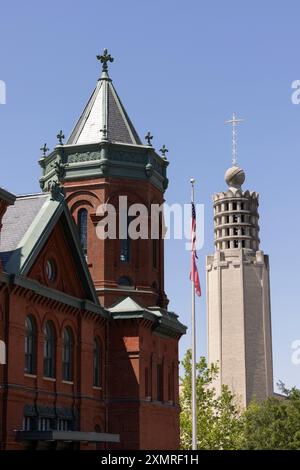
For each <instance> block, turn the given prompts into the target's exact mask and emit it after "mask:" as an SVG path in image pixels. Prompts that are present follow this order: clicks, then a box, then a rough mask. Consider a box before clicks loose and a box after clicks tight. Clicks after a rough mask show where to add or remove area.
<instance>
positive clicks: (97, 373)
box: [93, 338, 101, 387]
mask: <svg viewBox="0 0 300 470" xmlns="http://www.w3.org/2000/svg"><path fill="white" fill-rule="evenodd" d="M93 371H94V378H93V385H94V387H100V386H101V344H100V341H99V340H98V338H95V339H94V364H93Z"/></svg>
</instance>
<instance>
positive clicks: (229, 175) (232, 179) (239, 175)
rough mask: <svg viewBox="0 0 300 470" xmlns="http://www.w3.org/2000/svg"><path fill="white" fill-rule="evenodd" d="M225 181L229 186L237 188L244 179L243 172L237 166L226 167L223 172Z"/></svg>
mask: <svg viewBox="0 0 300 470" xmlns="http://www.w3.org/2000/svg"><path fill="white" fill-rule="evenodd" d="M225 181H226V183H227V184H228V186H229V187H230V188H236V189H239V188H240V187H241V186H242V184H243V183H244V181H245V172H244V170H243V169H242V168H239V167H238V166H232V167H230V168H228V170H227V171H226V173H225Z"/></svg>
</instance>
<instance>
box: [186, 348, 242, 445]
mask: <svg viewBox="0 0 300 470" xmlns="http://www.w3.org/2000/svg"><path fill="white" fill-rule="evenodd" d="M182 364H183V368H184V376H183V377H182V378H181V383H182V389H181V393H180V405H181V415H180V429H181V447H182V448H183V449H191V448H192V411H191V399H192V393H191V388H192V387H191V384H192V367H191V350H188V351H187V352H186V354H185V357H184V359H183V361H182ZM196 370H197V376H196V401H197V445H198V449H215V450H217V449H237V448H239V446H240V436H241V426H242V424H241V421H240V419H239V416H240V409H239V406H238V404H237V403H236V399H235V397H234V396H233V394H232V393H231V392H230V391H229V389H228V388H227V387H225V386H224V387H223V388H222V393H221V395H220V396H219V397H218V396H217V394H216V391H215V389H214V388H213V381H214V380H215V379H216V378H217V375H218V367H217V366H216V365H214V364H212V365H211V367H210V368H209V367H208V366H207V362H206V359H205V358H204V357H201V358H200V361H199V362H198V363H197V365H196Z"/></svg>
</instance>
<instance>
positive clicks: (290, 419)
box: [241, 384, 300, 450]
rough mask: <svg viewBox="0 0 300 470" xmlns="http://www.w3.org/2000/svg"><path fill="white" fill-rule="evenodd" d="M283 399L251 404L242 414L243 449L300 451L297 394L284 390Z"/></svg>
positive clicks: (282, 389)
mask: <svg viewBox="0 0 300 470" xmlns="http://www.w3.org/2000/svg"><path fill="white" fill-rule="evenodd" d="M281 391H282V392H283V393H284V395H285V398H284V397H282V398H276V397H270V398H267V399H266V400H264V401H262V402H256V401H253V402H251V403H250V404H249V406H248V408H247V410H246V411H245V412H244V414H243V422H244V424H243V428H244V431H243V439H242V442H241V447H242V448H243V449H250V450H261V449H265V450H267V449H276V450H284V449H287V450H295V449H298V450H299V449H300V391H299V390H297V389H296V388H292V389H291V390H287V389H286V388H285V387H284V385H283V384H281Z"/></svg>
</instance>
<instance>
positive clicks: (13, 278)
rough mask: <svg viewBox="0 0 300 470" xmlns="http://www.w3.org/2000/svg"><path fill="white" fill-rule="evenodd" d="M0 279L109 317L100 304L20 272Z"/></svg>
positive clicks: (71, 305) (80, 308)
mask: <svg viewBox="0 0 300 470" xmlns="http://www.w3.org/2000/svg"><path fill="white" fill-rule="evenodd" d="M0 281H2V282H5V283H12V284H15V285H17V286H20V287H24V288H26V289H29V290H31V291H32V292H35V293H36V294H39V295H41V296H43V297H47V298H48V299H51V300H56V301H57V302H61V303H63V304H65V305H69V306H70V307H74V308H77V309H79V310H86V311H88V312H91V313H97V314H99V315H101V316H103V317H105V318H107V319H108V318H109V314H108V313H107V312H106V311H105V309H104V308H103V307H101V305H99V304H95V303H93V302H91V301H86V300H84V299H80V298H77V297H74V296H72V295H70V294H66V293H64V292H61V291H59V290H56V289H53V288H51V287H48V286H45V285H43V284H40V283H39V282H38V281H36V280H34V279H29V278H28V277H26V276H23V275H20V274H10V275H9V274H4V275H1V276H0Z"/></svg>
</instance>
